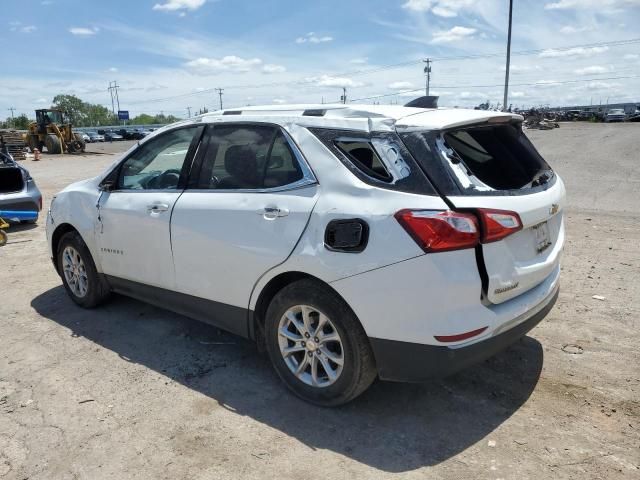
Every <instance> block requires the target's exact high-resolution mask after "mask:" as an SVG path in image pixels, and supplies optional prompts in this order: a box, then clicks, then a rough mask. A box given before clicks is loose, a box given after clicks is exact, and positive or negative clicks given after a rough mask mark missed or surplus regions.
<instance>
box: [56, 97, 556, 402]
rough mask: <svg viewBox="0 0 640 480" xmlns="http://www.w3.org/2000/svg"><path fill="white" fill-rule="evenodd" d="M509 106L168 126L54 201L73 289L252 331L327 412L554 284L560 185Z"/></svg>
mask: <svg viewBox="0 0 640 480" xmlns="http://www.w3.org/2000/svg"><path fill="white" fill-rule="evenodd" d="M522 120H523V119H522V117H520V116H518V115H512V114H503V113H496V112H486V111H475V110H460V109H423V108H412V107H397V106H368V105H362V106H360V105H349V106H347V105H314V106H296V105H294V106H279V107H251V108H243V109H242V110H235V111H233V110H231V111H230V110H225V111H220V112H216V113H212V114H206V115H203V116H200V117H197V118H194V119H190V120H187V121H184V122H180V123H177V124H174V125H170V126H168V127H165V128H162V129H160V130H158V131H156V132H153V134H152V135H149V136H148V137H147V138H145V139H144V140H143V141H141V142H140V143H139V144H138V145H136V146H134V147H133V148H132V149H131V150H129V151H128V152H127V153H125V154H124V156H123V157H122V158H120V159H119V160H117V161H116V162H115V163H114V164H113V165H112V166H111V167H110V168H108V169H107V171H106V172H104V173H103V174H102V175H99V176H98V177H96V178H92V179H89V180H85V181H82V182H78V183H75V184H73V185H71V186H69V187H67V188H66V189H65V190H63V191H62V192H61V193H59V194H58V195H57V196H56V197H55V198H54V201H53V202H52V204H51V209H50V212H49V215H48V219H47V237H48V241H49V245H50V249H51V253H52V257H53V261H54V264H55V267H56V269H57V271H58V273H59V274H60V276H61V277H62V281H63V283H64V286H65V288H66V290H67V292H68V293H69V295H70V296H71V298H72V299H73V300H74V301H75V302H76V303H77V304H79V305H81V306H83V307H94V306H96V305H98V304H99V303H101V302H102V301H104V300H105V299H106V298H107V297H108V296H109V294H110V292H118V293H121V294H125V295H129V296H132V297H135V298H138V299H141V300H144V301H147V302H150V303H153V304H156V305H160V306H162V307H165V308H167V309H170V310H172V311H175V312H178V313H181V314H184V315H187V316H190V317H192V318H195V319H198V320H202V321H205V322H207V323H211V324H214V325H216V326H218V327H220V328H223V329H225V330H228V331H230V332H233V333H235V334H237V335H241V336H243V337H247V338H250V339H254V340H256V341H257V343H258V345H259V346H260V347H263V348H265V349H266V350H267V352H268V354H269V357H270V359H271V361H272V362H273V365H274V367H275V369H276V371H277V372H278V374H279V375H280V377H281V378H282V380H283V381H284V382H285V384H286V385H287V386H288V387H289V388H291V390H293V392H295V393H296V394H297V395H299V396H300V397H302V398H304V399H306V400H308V401H311V402H313V403H316V404H320V405H338V404H342V403H345V402H347V401H349V400H351V399H353V398H355V397H356V396H357V395H359V394H360V393H362V392H363V391H364V390H365V389H366V388H367V387H368V386H369V385H370V384H371V382H372V381H373V380H374V379H375V378H376V377H379V378H381V379H383V380H396V381H421V380H424V379H427V378H430V377H433V376H442V375H447V374H450V373H452V372H454V371H457V370H459V369H461V368H463V367H466V366H468V365H470V364H472V363H474V362H478V361H480V360H483V359H485V358H487V357H489V356H491V355H493V354H495V353H496V352H498V351H500V350H502V349H504V348H506V347H507V346H508V345H510V344H511V343H513V342H514V341H516V340H517V339H518V338H520V337H521V336H523V335H524V334H525V333H526V332H528V331H529V330H530V329H531V328H533V327H534V326H535V325H536V324H537V323H538V322H539V321H540V320H541V319H542V318H543V317H544V316H545V315H546V314H547V313H548V312H549V310H550V309H551V308H552V306H553V304H554V303H555V300H556V298H557V295H558V284H559V282H558V279H559V274H560V255H561V251H562V248H563V244H564V223H563V215H562V212H563V204H564V201H565V189H564V185H563V183H562V181H561V180H560V178H559V177H558V176H557V175H556V174H554V172H553V171H552V170H551V169H550V168H549V166H548V165H547V163H546V162H545V161H544V159H543V158H542V157H541V156H540V155H539V154H538V152H537V151H536V150H535V148H534V147H533V146H532V144H531V143H530V142H529V140H528V139H527V137H526V136H525V135H524V134H523V133H522V129H521V124H522Z"/></svg>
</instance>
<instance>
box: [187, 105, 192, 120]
mask: <svg viewBox="0 0 640 480" xmlns="http://www.w3.org/2000/svg"><path fill="white" fill-rule="evenodd" d="M187 112H189V118H191V107H187Z"/></svg>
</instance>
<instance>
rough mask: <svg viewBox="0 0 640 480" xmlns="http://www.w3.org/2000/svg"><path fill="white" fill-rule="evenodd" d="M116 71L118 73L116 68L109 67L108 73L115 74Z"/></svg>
mask: <svg viewBox="0 0 640 480" xmlns="http://www.w3.org/2000/svg"><path fill="white" fill-rule="evenodd" d="M117 71H118V69H117V68H116V67H110V68H109V72H113V73H115V72H117Z"/></svg>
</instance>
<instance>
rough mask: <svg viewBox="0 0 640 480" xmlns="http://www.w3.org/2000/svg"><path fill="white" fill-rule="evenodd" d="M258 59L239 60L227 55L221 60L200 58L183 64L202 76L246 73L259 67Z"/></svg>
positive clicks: (260, 61)
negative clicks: (222, 73)
mask: <svg viewBox="0 0 640 480" xmlns="http://www.w3.org/2000/svg"><path fill="white" fill-rule="evenodd" d="M261 64H262V60H260V59H259V58H241V57H236V56H235V55H227V56H226V57H222V58H206V57H200V58H196V59H195V60H191V61H189V62H187V63H186V64H185V66H187V67H188V68H189V69H191V70H192V71H193V72H194V73H198V74H202V75H215V74H217V73H221V72H235V73H238V72H248V71H250V70H252V69H253V68H254V67H256V66H258V65H261Z"/></svg>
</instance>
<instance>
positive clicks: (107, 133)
mask: <svg viewBox="0 0 640 480" xmlns="http://www.w3.org/2000/svg"><path fill="white" fill-rule="evenodd" d="M153 130H155V129H153V128H151V129H148V130H147V129H144V128H120V129H117V130H116V129H109V130H104V129H99V130H90V131H86V132H82V133H81V135H82V138H83V139H84V141H85V142H87V143H94V142H116V141H120V140H142V139H143V138H145V137H146V136H147V135H149V134H150V133H151V132H152V131H153Z"/></svg>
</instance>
